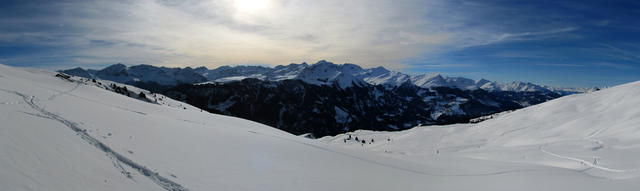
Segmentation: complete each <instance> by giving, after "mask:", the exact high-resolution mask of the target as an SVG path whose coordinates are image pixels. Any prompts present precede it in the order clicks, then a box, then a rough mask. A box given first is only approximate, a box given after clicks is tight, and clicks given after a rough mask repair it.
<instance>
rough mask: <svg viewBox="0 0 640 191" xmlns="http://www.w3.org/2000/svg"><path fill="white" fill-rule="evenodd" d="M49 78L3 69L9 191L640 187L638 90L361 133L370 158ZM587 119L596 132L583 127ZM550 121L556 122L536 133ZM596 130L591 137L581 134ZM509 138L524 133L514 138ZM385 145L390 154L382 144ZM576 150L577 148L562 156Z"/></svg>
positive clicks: (0, 145)
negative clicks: (469, 120) (462, 121)
mask: <svg viewBox="0 0 640 191" xmlns="http://www.w3.org/2000/svg"><path fill="white" fill-rule="evenodd" d="M54 75H55V73H53V72H45V71H39V70H33V69H22V68H12V67H7V66H3V65H0V114H1V115H0V124H1V125H0V190H18V191H20V190H471V189H474V190H633V189H635V188H637V187H638V186H640V181H638V178H637V177H638V176H637V175H636V174H634V172H635V171H634V170H633V169H635V168H636V167H638V166H640V165H638V164H636V163H637V160H635V159H637V158H638V157H639V156H638V155H639V154H638V153H640V152H638V150H637V148H638V144H637V143H638V141H637V139H636V138H635V137H638V135H637V132H638V131H637V126H635V124H638V122H639V121H638V110H637V108H633V106H635V105H638V100H637V98H636V97H638V96H637V95H638V89H640V88H639V87H638V86H639V85H640V84H638V83H636V84H631V85H626V86H623V87H616V88H611V89H608V90H606V91H601V92H595V93H591V94H587V95H584V96H582V95H581V96H569V97H566V98H562V99H558V100H556V101H552V102H550V103H548V104H542V105H539V106H534V107H531V108H528V109H525V110H521V111H516V112H512V113H509V114H505V115H502V116H500V117H498V118H496V119H492V120H488V121H485V122H482V123H479V124H476V125H453V126H444V127H418V128H414V129H411V130H408V131H403V132H395V133H384V132H382V133H380V132H365V131H359V132H356V133H361V134H362V135H360V136H361V137H367V136H369V135H370V136H371V137H374V136H375V138H376V142H375V144H372V145H364V146H361V145H360V144H356V143H354V142H349V143H348V144H345V143H343V141H342V139H341V138H339V137H338V138H331V137H326V138H324V139H323V140H325V142H319V141H317V140H309V139H305V138H302V137H297V136H293V135H290V134H288V133H285V132H282V131H279V130H277V129H274V128H271V127H268V126H264V125H261V124H257V123H254V122H250V121H246V120H242V119H238V118H233V117H225V116H220V115H214V114H209V113H206V112H201V111H200V110H197V109H195V108H192V107H169V106H167V105H165V104H154V103H149V102H145V101H140V100H138V99H133V98H130V97H127V96H123V95H120V94H116V93H114V92H112V91H110V90H106V89H104V88H102V87H98V86H95V85H94V84H92V83H83V82H78V81H74V80H72V81H69V80H65V79H61V78H58V77H54ZM103 82H104V81H103ZM136 91H137V90H136ZM559 100H564V101H559ZM565 102H566V103H565ZM618 102H620V103H618ZM590 104H593V105H590ZM591 106H593V107H591ZM185 108H186V109H185ZM594 111H596V112H597V113H593V114H588V113H590V112H594ZM552 112H558V113H556V114H554V113H552ZM587 114H588V115H587ZM613 114H615V115H613ZM556 115H557V116H556ZM583 115H584V116H586V117H594V118H589V119H590V120H591V121H585V122H582V121H581V120H582V119H583V117H580V116H583ZM542 118H548V120H545V121H530V120H536V119H542ZM515 120H517V121H515ZM587 122H591V123H590V124H592V125H593V126H588V127H583V126H582V123H585V124H586V123H587ZM532 125H540V126H532ZM544 125H549V126H544ZM604 126H607V127H610V128H608V129H602V127H604ZM513 127H520V128H524V129H522V132H520V131H515V132H513V131H512V130H513ZM583 129H584V131H579V130H583ZM538 130H540V131H539V132H538ZM592 130H596V131H595V132H592ZM565 131H567V132H565ZM569 131H576V132H569ZM508 132H510V133H508ZM504 133H506V134H504ZM550 133H552V134H551V136H549V134H550ZM365 134H369V135H365ZM528 134H530V136H527V135H528ZM387 137H390V138H391V139H392V140H391V141H389V142H385V141H384V139H385V138H387ZM585 138H586V140H587V141H585ZM574 139H575V140H578V141H576V142H562V141H569V140H574ZM590 139H594V140H598V141H601V142H602V144H604V147H602V148H599V149H595V150H593V149H594V147H593V146H598V145H593V144H595V142H594V141H588V140H590ZM331 140H335V142H333V141H331ZM326 142H329V143H331V144H327V143H326ZM596 148H597V147H596ZM438 149H439V151H440V153H439V154H434V153H435V151H436V150H438ZM384 150H388V152H384ZM372 151H379V152H372ZM569 151H571V152H573V153H571V152H569ZM592 152H596V153H598V156H600V157H601V160H600V161H601V162H600V163H599V164H598V165H597V166H596V165H594V166H593V167H591V168H589V166H588V165H585V164H583V165H581V164H580V163H579V162H577V161H576V159H579V160H583V159H585V158H586V159H588V158H589V157H590V156H591V155H590V154H592ZM523 155H524V156H526V157H524V158H523ZM586 159H585V160H586ZM541 182H544V184H541Z"/></svg>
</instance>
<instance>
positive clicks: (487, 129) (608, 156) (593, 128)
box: [321, 82, 640, 190]
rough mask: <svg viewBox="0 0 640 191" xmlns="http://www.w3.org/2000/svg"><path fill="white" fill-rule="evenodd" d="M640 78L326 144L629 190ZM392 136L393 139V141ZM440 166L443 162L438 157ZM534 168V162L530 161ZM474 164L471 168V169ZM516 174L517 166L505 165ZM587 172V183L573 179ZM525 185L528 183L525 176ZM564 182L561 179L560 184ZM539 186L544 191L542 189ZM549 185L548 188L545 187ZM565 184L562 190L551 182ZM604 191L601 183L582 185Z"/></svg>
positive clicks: (636, 149) (639, 147) (572, 185)
mask: <svg viewBox="0 0 640 191" xmlns="http://www.w3.org/2000/svg"><path fill="white" fill-rule="evenodd" d="M638 105H640V82H634V83H629V84H625V85H621V86H617V87H614V88H610V89H606V90H601V91H597V92H592V93H588V94H581V95H571V96H566V97H562V98H559V99H555V100H552V101H549V102H546V103H543V104H539V105H536V106H531V107H528V108H524V109H521V110H518V111H515V112H510V113H504V114H501V115H498V116H497V117H495V118H493V119H489V120H487V121H484V122H481V123H478V124H459V125H449V126H423V127H416V128H413V129H410V130H406V131H402V132H371V131H356V132H353V133H349V134H351V135H352V136H353V137H354V138H355V137H356V136H357V137H359V138H360V139H365V140H366V141H370V139H374V140H375V141H376V142H374V143H373V144H365V145H364V146H363V145H360V144H353V143H352V142H349V141H348V142H347V143H346V144H345V143H344V141H343V140H344V139H345V138H346V137H348V135H339V136H336V137H324V138H322V139H321V141H322V142H327V143H330V144H335V145H340V146H343V147H347V148H352V149H358V150H361V149H362V148H365V149H367V150H370V151H373V152H374V153H384V154H387V155H389V156H391V157H395V158H399V159H402V160H408V161H413V162H417V163H424V164H431V163H434V161H440V160H441V159H443V158H446V159H447V160H449V159H451V158H454V159H455V158H472V159H480V160H485V161H490V162H491V163H493V162H497V163H501V164H512V165H514V167H515V166H517V165H526V166H528V167H526V168H521V167H516V168H515V169H519V170H518V171H521V172H523V173H525V172H529V173H531V174H535V173H533V172H538V173H543V174H544V171H546V170H541V168H542V169H544V167H554V168H556V170H557V173H553V174H554V175H558V174H561V173H562V170H559V169H564V170H568V171H571V172H573V175H567V177H562V179H560V180H554V179H551V178H543V179H530V180H521V181H525V182H528V181H545V182H546V183H545V184H548V182H549V181H550V182H551V184H556V182H555V181H567V182H566V183H565V184H566V185H562V186H563V187H565V188H568V189H569V190H578V187H582V186H583V185H593V184H600V185H601V186H605V187H608V188H607V190H626V189H629V188H625V186H627V184H628V185H634V184H635V185H636V186H638V185H640V181H639V180H640V161H638V160H636V159H638V158H640V126H639V125H638V124H640V108H638V107H637V106H638ZM387 139H390V140H391V141H387ZM435 163H436V164H439V162H435ZM532 166H533V167H532ZM470 168H473V167H470ZM503 172H512V171H508V170H507V171H503ZM576 177H585V178H586V179H590V180H588V181H587V182H581V181H579V182H572V181H573V178H576ZM521 183H522V182H521ZM558 184H559V183H558ZM539 189H540V190H546V189H541V188H539ZM547 189H548V188H547ZM553 189H554V190H560V188H553ZM582 189H587V190H599V188H596V187H593V188H580V190H582Z"/></svg>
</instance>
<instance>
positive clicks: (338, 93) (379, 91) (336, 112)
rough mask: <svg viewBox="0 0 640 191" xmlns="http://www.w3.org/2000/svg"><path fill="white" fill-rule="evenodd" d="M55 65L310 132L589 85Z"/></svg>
mask: <svg viewBox="0 0 640 191" xmlns="http://www.w3.org/2000/svg"><path fill="white" fill-rule="evenodd" d="M61 72H63V73H66V74H70V75H75V76H80V77H85V78H98V79H103V80H111V81H115V82H120V83H125V84H130V85H134V86H137V87H140V88H143V89H147V90H151V91H153V92H156V93H161V94H164V95H167V96H169V97H171V98H173V99H176V100H179V101H183V102H186V103H189V104H191V105H193V106H196V107H198V108H200V109H203V110H206V111H209V112H212V113H218V114H224V115H229V116H235V117H241V118H244V119H249V120H252V121H256V122H260V123H263V124H266V125H269V126H273V127H276V128H279V129H282V130H284V131H287V132H289V133H293V134H297V135H300V134H308V133H310V135H312V136H316V137H321V136H326V135H336V134H340V133H344V132H349V131H354V130H358V129H366V130H385V131H396V130H403V129H407V128H410V127H413V126H416V125H421V124H422V125H426V124H452V123H465V122H469V120H471V119H473V118H477V117H481V116H485V115H491V114H494V113H499V112H503V111H508V110H514V109H519V108H523V107H527V106H530V105H535V104H539V103H542V102H545V101H548V100H551V99H555V98H558V97H561V96H563V95H567V94H573V93H578V92H580V91H587V90H586V89H579V90H577V89H573V90H567V89H560V88H552V87H548V86H540V85H536V84H532V83H525V82H512V83H498V82H492V81H489V80H484V79H480V80H472V79H468V78H462V77H444V76H442V75H440V74H430V75H426V74H424V75H408V74H403V73H400V72H395V71H389V70H387V69H385V68H383V67H377V68H369V69H363V68H361V67H360V66H358V65H354V64H340V65H338V64H333V63H331V62H327V61H319V62H317V63H315V64H313V65H308V64H306V63H302V64H290V65H286V66H276V67H273V68H270V67H263V66H234V67H231V66H222V67H219V68H216V69H213V70H210V69H207V68H205V67H198V68H195V69H194V68H190V67H187V68H167V67H155V66H151V65H138V66H131V67H126V66H125V65H123V64H116V65H112V66H109V67H106V68H104V69H102V70H84V69H82V68H75V69H71V70H64V71H61Z"/></svg>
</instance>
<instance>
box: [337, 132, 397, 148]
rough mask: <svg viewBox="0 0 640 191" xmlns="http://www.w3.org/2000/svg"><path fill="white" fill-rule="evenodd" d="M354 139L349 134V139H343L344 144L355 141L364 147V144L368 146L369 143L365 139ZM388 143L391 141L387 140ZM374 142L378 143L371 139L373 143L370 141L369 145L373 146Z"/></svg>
mask: <svg viewBox="0 0 640 191" xmlns="http://www.w3.org/2000/svg"><path fill="white" fill-rule="evenodd" d="M354 137H355V138H354ZM354 137H352V136H351V135H350V134H349V135H348V137H347V138H345V139H342V141H344V143H347V141H350V140H352V139H353V140H355V141H356V142H359V143H361V144H362V145H363V146H364V144H367V141H366V140H365V139H360V138H358V137H357V136H354ZM387 141H391V139H387ZM374 142H376V141H375V140H374V139H373V138H371V141H369V144H372V143H374Z"/></svg>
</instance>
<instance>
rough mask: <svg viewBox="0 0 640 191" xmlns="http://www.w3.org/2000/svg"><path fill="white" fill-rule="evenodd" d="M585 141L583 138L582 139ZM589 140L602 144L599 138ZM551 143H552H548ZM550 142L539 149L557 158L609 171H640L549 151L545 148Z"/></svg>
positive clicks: (639, 170) (639, 169)
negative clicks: (618, 167) (603, 164)
mask: <svg viewBox="0 0 640 191" xmlns="http://www.w3.org/2000/svg"><path fill="white" fill-rule="evenodd" d="M580 141H583V140H580ZM589 141H593V142H596V143H598V144H602V142H601V141H598V140H589ZM548 144H551V143H548ZM548 144H544V145H540V147H538V149H539V150H540V151H542V152H543V153H545V154H548V155H550V156H553V157H556V158H560V159H566V160H571V161H575V162H578V163H580V164H581V165H585V166H587V167H589V168H594V169H599V170H603V171H607V172H616V173H625V172H640V168H632V169H615V168H608V167H604V166H601V165H598V164H594V163H592V162H589V161H586V160H583V159H579V158H575V157H571V156H567V155H561V154H558V153H554V152H550V151H547V150H546V149H544V148H545V147H546V146H547V145H548Z"/></svg>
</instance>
